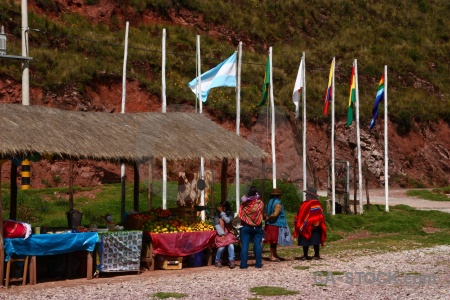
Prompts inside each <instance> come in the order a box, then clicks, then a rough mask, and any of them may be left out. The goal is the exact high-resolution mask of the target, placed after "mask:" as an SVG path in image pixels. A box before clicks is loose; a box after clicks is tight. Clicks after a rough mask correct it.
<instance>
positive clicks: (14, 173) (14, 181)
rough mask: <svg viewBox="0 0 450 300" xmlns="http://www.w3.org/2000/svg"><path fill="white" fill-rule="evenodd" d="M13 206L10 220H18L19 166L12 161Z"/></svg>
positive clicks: (10, 211) (10, 210) (11, 201)
mask: <svg viewBox="0 0 450 300" xmlns="http://www.w3.org/2000/svg"><path fill="white" fill-rule="evenodd" d="M10 180H11V200H10V203H11V206H10V209H9V218H10V219H11V220H16V219H17V166H16V164H15V163H14V162H13V161H11V176H10Z"/></svg>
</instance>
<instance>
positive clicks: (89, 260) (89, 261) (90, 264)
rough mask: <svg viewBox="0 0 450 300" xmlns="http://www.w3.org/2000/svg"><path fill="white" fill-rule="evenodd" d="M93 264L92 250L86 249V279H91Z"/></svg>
mask: <svg viewBox="0 0 450 300" xmlns="http://www.w3.org/2000/svg"><path fill="white" fill-rule="evenodd" d="M93 264H94V259H93V252H92V251H88V252H87V258H86V266H87V267H86V273H87V275H86V278H87V280H91V279H92V274H93V271H92V270H93Z"/></svg>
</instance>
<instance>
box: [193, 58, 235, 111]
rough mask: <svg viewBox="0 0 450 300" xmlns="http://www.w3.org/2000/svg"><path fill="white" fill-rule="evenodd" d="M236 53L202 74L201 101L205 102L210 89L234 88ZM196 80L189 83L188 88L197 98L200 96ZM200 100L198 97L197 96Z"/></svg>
mask: <svg viewBox="0 0 450 300" xmlns="http://www.w3.org/2000/svg"><path fill="white" fill-rule="evenodd" d="M236 67H237V63H236V52H235V53H234V54H233V55H231V56H230V57H228V58H227V59H226V60H224V61H223V62H221V63H220V64H218V65H217V66H216V67H214V68H212V69H211V70H209V71H206V72H205V73H203V74H202V75H201V76H200V78H201V87H200V91H201V95H202V97H201V98H202V101H203V102H206V99H207V98H208V94H209V92H210V90H211V89H212V88H215V87H219V86H226V87H235V86H236ZM197 85H198V84H197V78H195V79H193V80H192V81H191V82H189V87H190V88H191V90H192V92H193V93H194V94H195V95H196V96H197V95H198V94H200V91H198V87H197ZM197 98H199V99H200V97H198V96H197Z"/></svg>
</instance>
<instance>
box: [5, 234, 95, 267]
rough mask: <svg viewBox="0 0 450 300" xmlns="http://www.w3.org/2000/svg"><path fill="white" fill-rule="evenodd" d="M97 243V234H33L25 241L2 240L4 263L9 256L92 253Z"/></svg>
mask: <svg viewBox="0 0 450 300" xmlns="http://www.w3.org/2000/svg"><path fill="white" fill-rule="evenodd" d="M97 241H98V233H97V232H80V233H61V234H33V235H31V236H30V237H29V238H27V239H23V238H13V239H7V238H5V239H4V243H5V247H4V248H5V254H6V255H5V261H8V260H9V259H10V258H11V255H13V254H17V255H29V256H41V255H57V254H63V253H70V252H75V251H80V250H85V251H90V252H92V251H94V249H95V244H96V243H97Z"/></svg>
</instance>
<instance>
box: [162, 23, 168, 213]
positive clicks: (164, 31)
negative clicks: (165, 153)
mask: <svg viewBox="0 0 450 300" xmlns="http://www.w3.org/2000/svg"><path fill="white" fill-rule="evenodd" d="M161 47H162V65H161V96H162V112H163V113H165V112H166V107H167V104H166V29H165V28H164V29H163V36H162V45H161ZM162 167H163V188H162V203H163V209H167V159H166V158H165V157H163V159H162Z"/></svg>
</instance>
